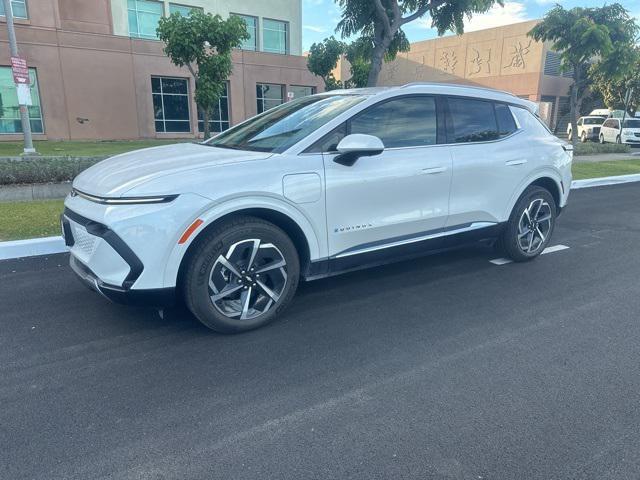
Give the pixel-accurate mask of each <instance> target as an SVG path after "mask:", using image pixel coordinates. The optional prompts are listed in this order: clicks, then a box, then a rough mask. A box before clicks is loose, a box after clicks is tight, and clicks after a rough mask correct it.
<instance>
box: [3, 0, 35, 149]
mask: <svg viewBox="0 0 640 480" xmlns="http://www.w3.org/2000/svg"><path fill="white" fill-rule="evenodd" d="M3 2H4V14H5V17H6V19H7V32H8V34H9V48H10V50H11V56H12V57H17V56H18V41H17V40H16V30H15V27H14V26H13V10H12V9H11V0H3ZM17 88H18V87H17V86H16V89H17ZM20 120H21V121H22V133H23V134H24V152H23V154H25V155H33V154H34V153H36V149H35V148H33V138H32V136H31V122H30V121H29V109H28V108H27V106H26V105H22V104H21V105H20Z"/></svg>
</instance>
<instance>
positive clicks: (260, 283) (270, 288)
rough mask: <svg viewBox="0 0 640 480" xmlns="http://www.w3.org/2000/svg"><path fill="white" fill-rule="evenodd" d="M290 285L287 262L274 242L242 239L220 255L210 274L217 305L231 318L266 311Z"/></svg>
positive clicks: (256, 314) (244, 318)
mask: <svg viewBox="0 0 640 480" xmlns="http://www.w3.org/2000/svg"><path fill="white" fill-rule="evenodd" d="M286 285H287V262H286V261H285V258H284V256H283V255H282V252H280V250H279V249H278V248H277V247H276V246H275V245H273V244H272V243H268V242H267V243H263V242H262V241H261V240H260V239H257V238H252V239H247V240H241V241H239V242H237V243H234V244H233V245H231V246H230V247H229V249H228V250H227V252H226V253H225V254H224V255H222V254H221V255H220V256H219V257H218V258H217V259H216V261H215V263H214V264H213V268H212V269H211V274H210V276H209V295H210V297H211V302H212V303H213V306H214V307H215V308H216V309H217V310H218V311H219V312H220V313H222V314H223V315H225V316H226V317H228V318H233V319H238V320H250V319H253V318H256V317H258V316H259V315H262V314H264V313H266V312H267V311H268V310H269V309H271V308H272V307H273V306H274V305H275V304H276V303H277V302H278V300H279V299H280V297H281V295H282V293H283V292H284V290H285V287H286Z"/></svg>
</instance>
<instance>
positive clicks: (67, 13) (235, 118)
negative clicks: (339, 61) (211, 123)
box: [0, 0, 322, 140]
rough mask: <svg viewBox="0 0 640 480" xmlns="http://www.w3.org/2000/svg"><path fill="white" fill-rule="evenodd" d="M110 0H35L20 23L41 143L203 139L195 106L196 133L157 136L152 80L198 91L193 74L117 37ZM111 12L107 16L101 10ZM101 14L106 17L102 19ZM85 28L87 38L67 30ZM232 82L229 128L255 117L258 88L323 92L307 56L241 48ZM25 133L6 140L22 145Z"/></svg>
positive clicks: (153, 44) (4, 48) (2, 54)
mask: <svg viewBox="0 0 640 480" xmlns="http://www.w3.org/2000/svg"><path fill="white" fill-rule="evenodd" d="M110 8H111V4H110V0H59V1H53V0H52V1H46V2H45V1H44V0H42V1H31V2H30V3H29V19H28V20H20V21H17V22H16V35H17V37H18V42H19V45H20V53H21V55H22V56H24V57H25V58H26V59H27V62H28V64H29V66H30V67H33V68H35V69H36V72H37V77H38V84H39V94H40V99H41V108H42V115H43V119H44V130H45V133H44V134H39V135H35V136H34V138H36V139H135V138H177V137H182V138H184V137H197V136H199V135H200V134H199V133H198V131H197V128H198V123H197V110H196V105H195V101H194V100H193V95H191V100H190V120H191V132H190V133H186V134H185V133H180V134H172V133H156V131H155V123H154V108H153V98H152V94H151V77H152V76H168V77H179V78H185V79H187V80H188V81H189V89H190V93H193V91H194V89H195V85H194V82H193V79H192V78H191V75H190V74H189V72H188V70H187V69H186V68H179V67H176V66H175V65H172V64H171V62H170V61H169V59H168V58H167V57H166V55H165V54H164V53H163V51H162V47H163V44H162V43H161V42H159V41H153V40H138V39H131V38H129V37H128V36H115V35H111V34H110V31H111V22H110V20H109V19H110V12H109V15H107V16H106V21H105V17H104V13H105V12H106V11H109V9H110ZM101 9H104V10H101ZM100 12H101V13H100ZM63 26H67V27H68V28H76V29H80V28H82V29H83V30H84V31H83V32H78V31H69V30H66V29H63ZM232 58H233V73H232V76H231V78H230V79H229V107H230V118H229V120H230V123H231V124H232V125H233V124H237V123H239V122H241V121H243V120H245V119H246V118H249V117H251V116H253V115H255V114H256V110H257V104H256V84H257V83H274V84H279V85H283V86H284V87H285V92H286V91H287V90H288V89H289V87H290V86H293V85H295V86H310V87H314V88H315V89H317V90H318V91H321V90H322V81H321V80H320V79H319V78H318V77H315V76H314V75H312V74H311V73H310V72H309V71H308V70H307V67H306V58H305V57H302V56H292V55H278V54H269V53H263V52H249V51H241V50H236V51H234V52H233V57H232ZM0 65H2V66H8V65H10V58H9V47H8V39H7V30H6V28H0ZM21 138H22V136H21V135H1V136H0V140H18V139H21Z"/></svg>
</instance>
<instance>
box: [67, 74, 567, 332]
mask: <svg viewBox="0 0 640 480" xmlns="http://www.w3.org/2000/svg"><path fill="white" fill-rule="evenodd" d="M534 109H535V104H533V103H531V102H528V101H526V100H521V99H519V98H517V97H515V96H512V95H510V94H507V93H502V92H498V91H495V90H488V89H480V88H471V87H464V86H456V85H444V84H420V85H407V86H404V87H395V88H388V89H361V90H342V91H337V92H336V91H334V92H329V93H323V94H318V95H313V96H309V97H304V98H300V99H297V100H294V101H291V102H288V103H285V104H284V105H280V106H279V107H276V108H274V109H272V110H269V111H267V112H265V113H263V114H261V115H259V116H257V117H254V118H252V119H250V120H247V121H246V122H244V123H242V124H240V125H238V126H236V127H234V128H232V129H230V130H228V131H226V132H224V133H222V134H220V135H219V136H217V137H215V138H214V139H211V140H210V141H208V142H205V143H203V144H178V145H171V146H162V147H155V148H149V149H145V150H140V151H137V152H131V153H126V154H123V155H118V156H116V157H113V158H110V159H108V160H105V161H103V162H101V163H99V164H98V165H95V166H94V167H92V168H90V169H88V170H86V171H85V172H83V173H82V174H80V175H79V176H78V177H77V178H76V179H75V181H74V182H73V191H72V193H71V195H70V196H69V197H68V198H67V199H66V201H65V211H64V214H63V216H62V223H63V231H64V236H65V239H66V242H67V245H69V247H70V250H71V265H72V267H73V269H74V271H75V272H76V273H77V274H78V275H79V276H80V277H81V278H82V279H83V280H84V281H85V283H87V284H88V285H89V286H91V287H92V288H93V289H95V290H97V291H98V292H100V293H101V294H103V295H104V296H105V297H108V298H110V299H112V300H118V301H125V302H133V301H136V302H137V301H144V302H146V303H148V304H153V305H161V304H165V303H171V302H173V301H184V302H185V303H186V305H187V306H188V307H189V309H190V310H191V311H192V312H193V313H194V314H195V316H196V317H197V318H198V319H200V320H201V321H202V322H203V323H204V324H205V325H207V326H209V327H210V328H212V329H215V330H218V331H222V332H237V331H243V330H248V329H251V328H255V327H258V326H261V325H264V324H265V323H267V322H269V321H271V320H273V319H274V318H275V317H276V316H277V315H278V314H279V313H280V312H282V310H283V309H284V308H285V307H286V306H287V304H289V303H290V301H291V299H292V298H293V296H294V293H295V291H296V288H297V286H298V281H299V279H300V278H302V279H304V280H313V279H317V278H322V277H326V276H329V275H334V274H337V273H340V272H344V271H348V270H353V269H358V268H363V267H365V266H370V265H378V264H381V263H384V262H389V261H392V260H396V259H403V258H409V257H412V256H416V255H422V254H424V253H426V252H429V251H434V250H442V249H443V248H447V247H451V246H454V245H460V244H461V243H468V242H471V241H477V240H482V239H495V238H497V239H499V244H500V245H501V246H502V247H503V250H504V251H505V252H506V254H507V255H508V256H510V257H511V258H512V259H514V260H516V261H525V260H530V259H532V258H534V257H536V256H537V255H539V254H540V253H541V252H542V251H543V249H544V248H545V247H546V246H547V245H548V243H549V241H550V237H551V234H552V232H553V229H554V224H555V221H556V217H557V215H558V214H559V212H560V210H561V208H562V207H564V206H565V204H566V203H567V197H568V195H569V188H570V185H571V162H572V155H573V152H572V150H571V146H570V145H567V144H565V143H564V142H562V141H560V140H559V139H557V138H556V137H554V136H553V135H552V134H551V133H550V132H549V131H548V129H547V128H546V127H545V126H544V124H543V123H542V122H541V121H540V120H539V118H538V117H537V116H536V115H535V110H534Z"/></svg>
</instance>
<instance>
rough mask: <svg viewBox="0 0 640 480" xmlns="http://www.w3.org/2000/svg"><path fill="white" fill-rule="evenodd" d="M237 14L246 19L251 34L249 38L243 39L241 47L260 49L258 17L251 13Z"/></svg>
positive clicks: (248, 31) (244, 48) (243, 48)
mask: <svg viewBox="0 0 640 480" xmlns="http://www.w3.org/2000/svg"><path fill="white" fill-rule="evenodd" d="M236 16H237V17H240V18H241V19H242V20H244V23H245V24H246V25H247V33H248V34H249V38H248V39H247V40H243V41H242V44H241V45H240V48H241V49H242V50H254V51H255V50H258V19H257V18H256V17H252V16H249V15H239V14H236Z"/></svg>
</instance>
